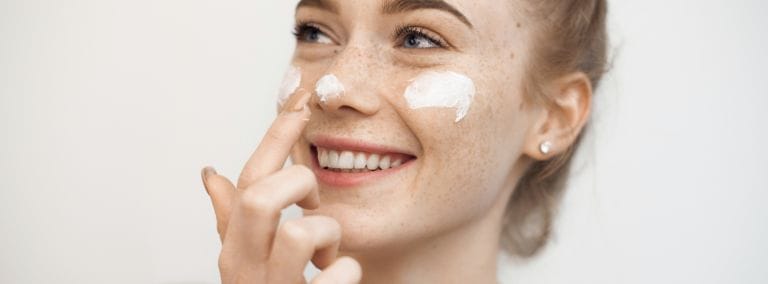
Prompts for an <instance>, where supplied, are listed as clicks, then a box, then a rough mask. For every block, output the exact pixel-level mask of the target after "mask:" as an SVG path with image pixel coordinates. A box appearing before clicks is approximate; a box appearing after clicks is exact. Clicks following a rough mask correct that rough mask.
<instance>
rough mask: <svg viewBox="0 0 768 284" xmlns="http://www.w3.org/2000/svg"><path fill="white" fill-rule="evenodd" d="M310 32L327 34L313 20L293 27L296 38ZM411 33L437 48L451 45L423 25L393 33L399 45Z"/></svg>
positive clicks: (298, 38)
mask: <svg viewBox="0 0 768 284" xmlns="http://www.w3.org/2000/svg"><path fill="white" fill-rule="evenodd" d="M310 32H318V33H323V34H325V33H324V32H323V31H322V29H321V28H320V27H319V26H318V25H317V24H314V23H311V22H298V23H297V24H296V26H295V27H294V28H293V32H292V34H293V36H294V37H296V40H298V41H306V36H307V35H308V33H310ZM411 35H413V36H417V37H423V38H424V39H426V40H428V41H430V42H431V43H433V44H434V45H435V46H437V47H435V48H448V47H450V45H449V44H448V43H447V42H446V41H445V40H443V39H442V38H440V37H438V36H432V35H430V32H429V31H427V30H426V29H425V28H422V27H417V26H409V25H403V26H398V27H397V28H395V31H394V33H393V37H394V38H395V40H396V42H397V45H398V46H402V45H403V43H405V40H406V38H407V37H408V36H411ZM326 36H327V35H326Z"/></svg>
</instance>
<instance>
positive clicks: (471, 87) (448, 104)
mask: <svg viewBox="0 0 768 284" xmlns="http://www.w3.org/2000/svg"><path fill="white" fill-rule="evenodd" d="M404 96H405V100H406V101H408V106H409V107H410V108H411V109H418V108H426V107H444V108H456V121H455V122H459V121H460V120H461V119H463V118H464V117H465V116H466V115H467V112H468V111H469V106H470V105H472V99H473V98H474V97H475V83H474V82H473V81H472V79H470V78H469V77H467V76H464V75H461V74H458V73H454V72H450V71H446V72H435V71H428V72H425V73H422V74H421V75H419V76H418V77H416V78H415V79H413V80H411V84H410V85H409V86H408V88H406V89H405V95H404Z"/></svg>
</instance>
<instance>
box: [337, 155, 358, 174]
mask: <svg viewBox="0 0 768 284" xmlns="http://www.w3.org/2000/svg"><path fill="white" fill-rule="evenodd" d="M353 168H355V154H352V152H350V151H344V152H341V155H340V156H339V169H344V170H350V169H353Z"/></svg>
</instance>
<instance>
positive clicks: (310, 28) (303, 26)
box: [292, 22, 323, 41]
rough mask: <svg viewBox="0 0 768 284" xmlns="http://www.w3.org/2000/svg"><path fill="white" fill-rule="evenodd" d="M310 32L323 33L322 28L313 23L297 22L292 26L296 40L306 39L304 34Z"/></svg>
mask: <svg viewBox="0 0 768 284" xmlns="http://www.w3.org/2000/svg"><path fill="white" fill-rule="evenodd" d="M310 32H319V33H323V31H322V29H320V27H319V26H317V25H316V24H314V23H309V22H298V23H296V26H295V27H294V28H293V32H292V34H293V36H294V37H296V40H297V41H306V39H305V36H307V34H308V33H310Z"/></svg>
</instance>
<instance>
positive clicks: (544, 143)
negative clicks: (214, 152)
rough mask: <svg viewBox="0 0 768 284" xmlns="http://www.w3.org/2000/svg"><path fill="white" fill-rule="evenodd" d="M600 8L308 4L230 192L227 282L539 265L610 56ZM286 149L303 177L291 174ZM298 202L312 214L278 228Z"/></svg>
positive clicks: (413, 278)
mask: <svg viewBox="0 0 768 284" xmlns="http://www.w3.org/2000/svg"><path fill="white" fill-rule="evenodd" d="M605 15H606V1H604V0H568V1H562V0H536V1H535V0H506V1H501V0H495V1H494V0H472V1H469V0H383V1H341V0H303V1H300V3H299V4H298V6H297V9H296V22H297V25H296V30H295V34H296V38H297V48H296V51H295V54H294V58H293V62H292V66H293V67H292V69H291V71H290V72H289V74H288V75H287V77H286V81H285V83H284V89H283V91H282V94H281V100H280V105H281V111H280V114H279V115H278V117H277V119H276V120H275V121H274V123H273V125H272V126H271V128H270V129H269V131H268V133H267V135H266V136H265V138H264V140H263V141H262V142H261V144H260V145H259V146H258V148H257V149H256V151H255V152H254V153H253V155H252V157H251V158H250V160H249V161H248V162H247V163H246V165H245V167H244V169H243V171H242V174H241V176H240V178H239V180H238V183H237V185H236V186H235V185H234V184H232V183H231V182H229V181H228V180H227V179H226V178H224V177H222V176H220V175H217V174H216V172H215V171H214V170H213V169H211V168H206V169H204V170H203V181H204V184H205V186H206V189H207V191H208V193H209V195H210V196H211V199H212V201H213V207H214V209H215V212H216V217H217V223H218V232H219V235H220V236H221V241H222V243H223V245H222V251H221V255H220V258H219V268H220V272H221V277H222V282H224V283H298V282H302V281H304V278H303V276H302V272H303V270H304V267H305V265H306V264H307V263H308V262H309V261H310V260H311V261H312V262H313V263H314V264H315V265H316V266H317V267H318V268H320V269H321V270H322V272H321V273H320V274H319V275H318V276H317V277H316V279H314V280H313V281H315V282H316V283H349V282H360V281H362V282H365V283H493V282H496V280H497V279H495V277H496V268H497V267H496V265H497V264H496V260H497V255H498V252H499V250H500V249H506V250H507V251H508V252H511V253H514V254H517V255H520V256H530V255H533V254H534V253H535V252H536V251H537V250H538V249H539V248H541V247H542V246H543V245H544V244H545V241H546V239H547V237H548V232H549V229H550V224H551V220H552V217H553V214H552V211H553V210H554V208H553V207H554V205H555V201H556V200H557V197H558V196H559V194H560V193H561V191H562V189H563V187H564V181H565V180H566V177H567V173H568V164H569V161H570V158H571V156H572V153H573V151H574V149H576V147H577V145H578V142H579V140H580V137H581V133H582V130H583V129H584V126H585V125H586V124H587V122H588V120H589V114H590V110H591V102H592V95H593V90H594V89H595V88H596V86H597V85H598V82H599V80H600V77H601V75H602V73H603V70H604V66H605V61H606V55H605V50H606V36H605ZM289 156H290V158H291V160H292V161H293V164H294V165H293V166H290V167H287V168H283V164H284V162H285V160H286V159H287V158H288V157H289ZM294 203H295V204H298V205H299V206H301V207H302V208H304V209H305V211H304V217H303V218H300V219H298V220H290V221H287V222H285V223H283V224H279V217H280V210H281V209H283V208H285V207H287V206H290V205H291V204H294Z"/></svg>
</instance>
